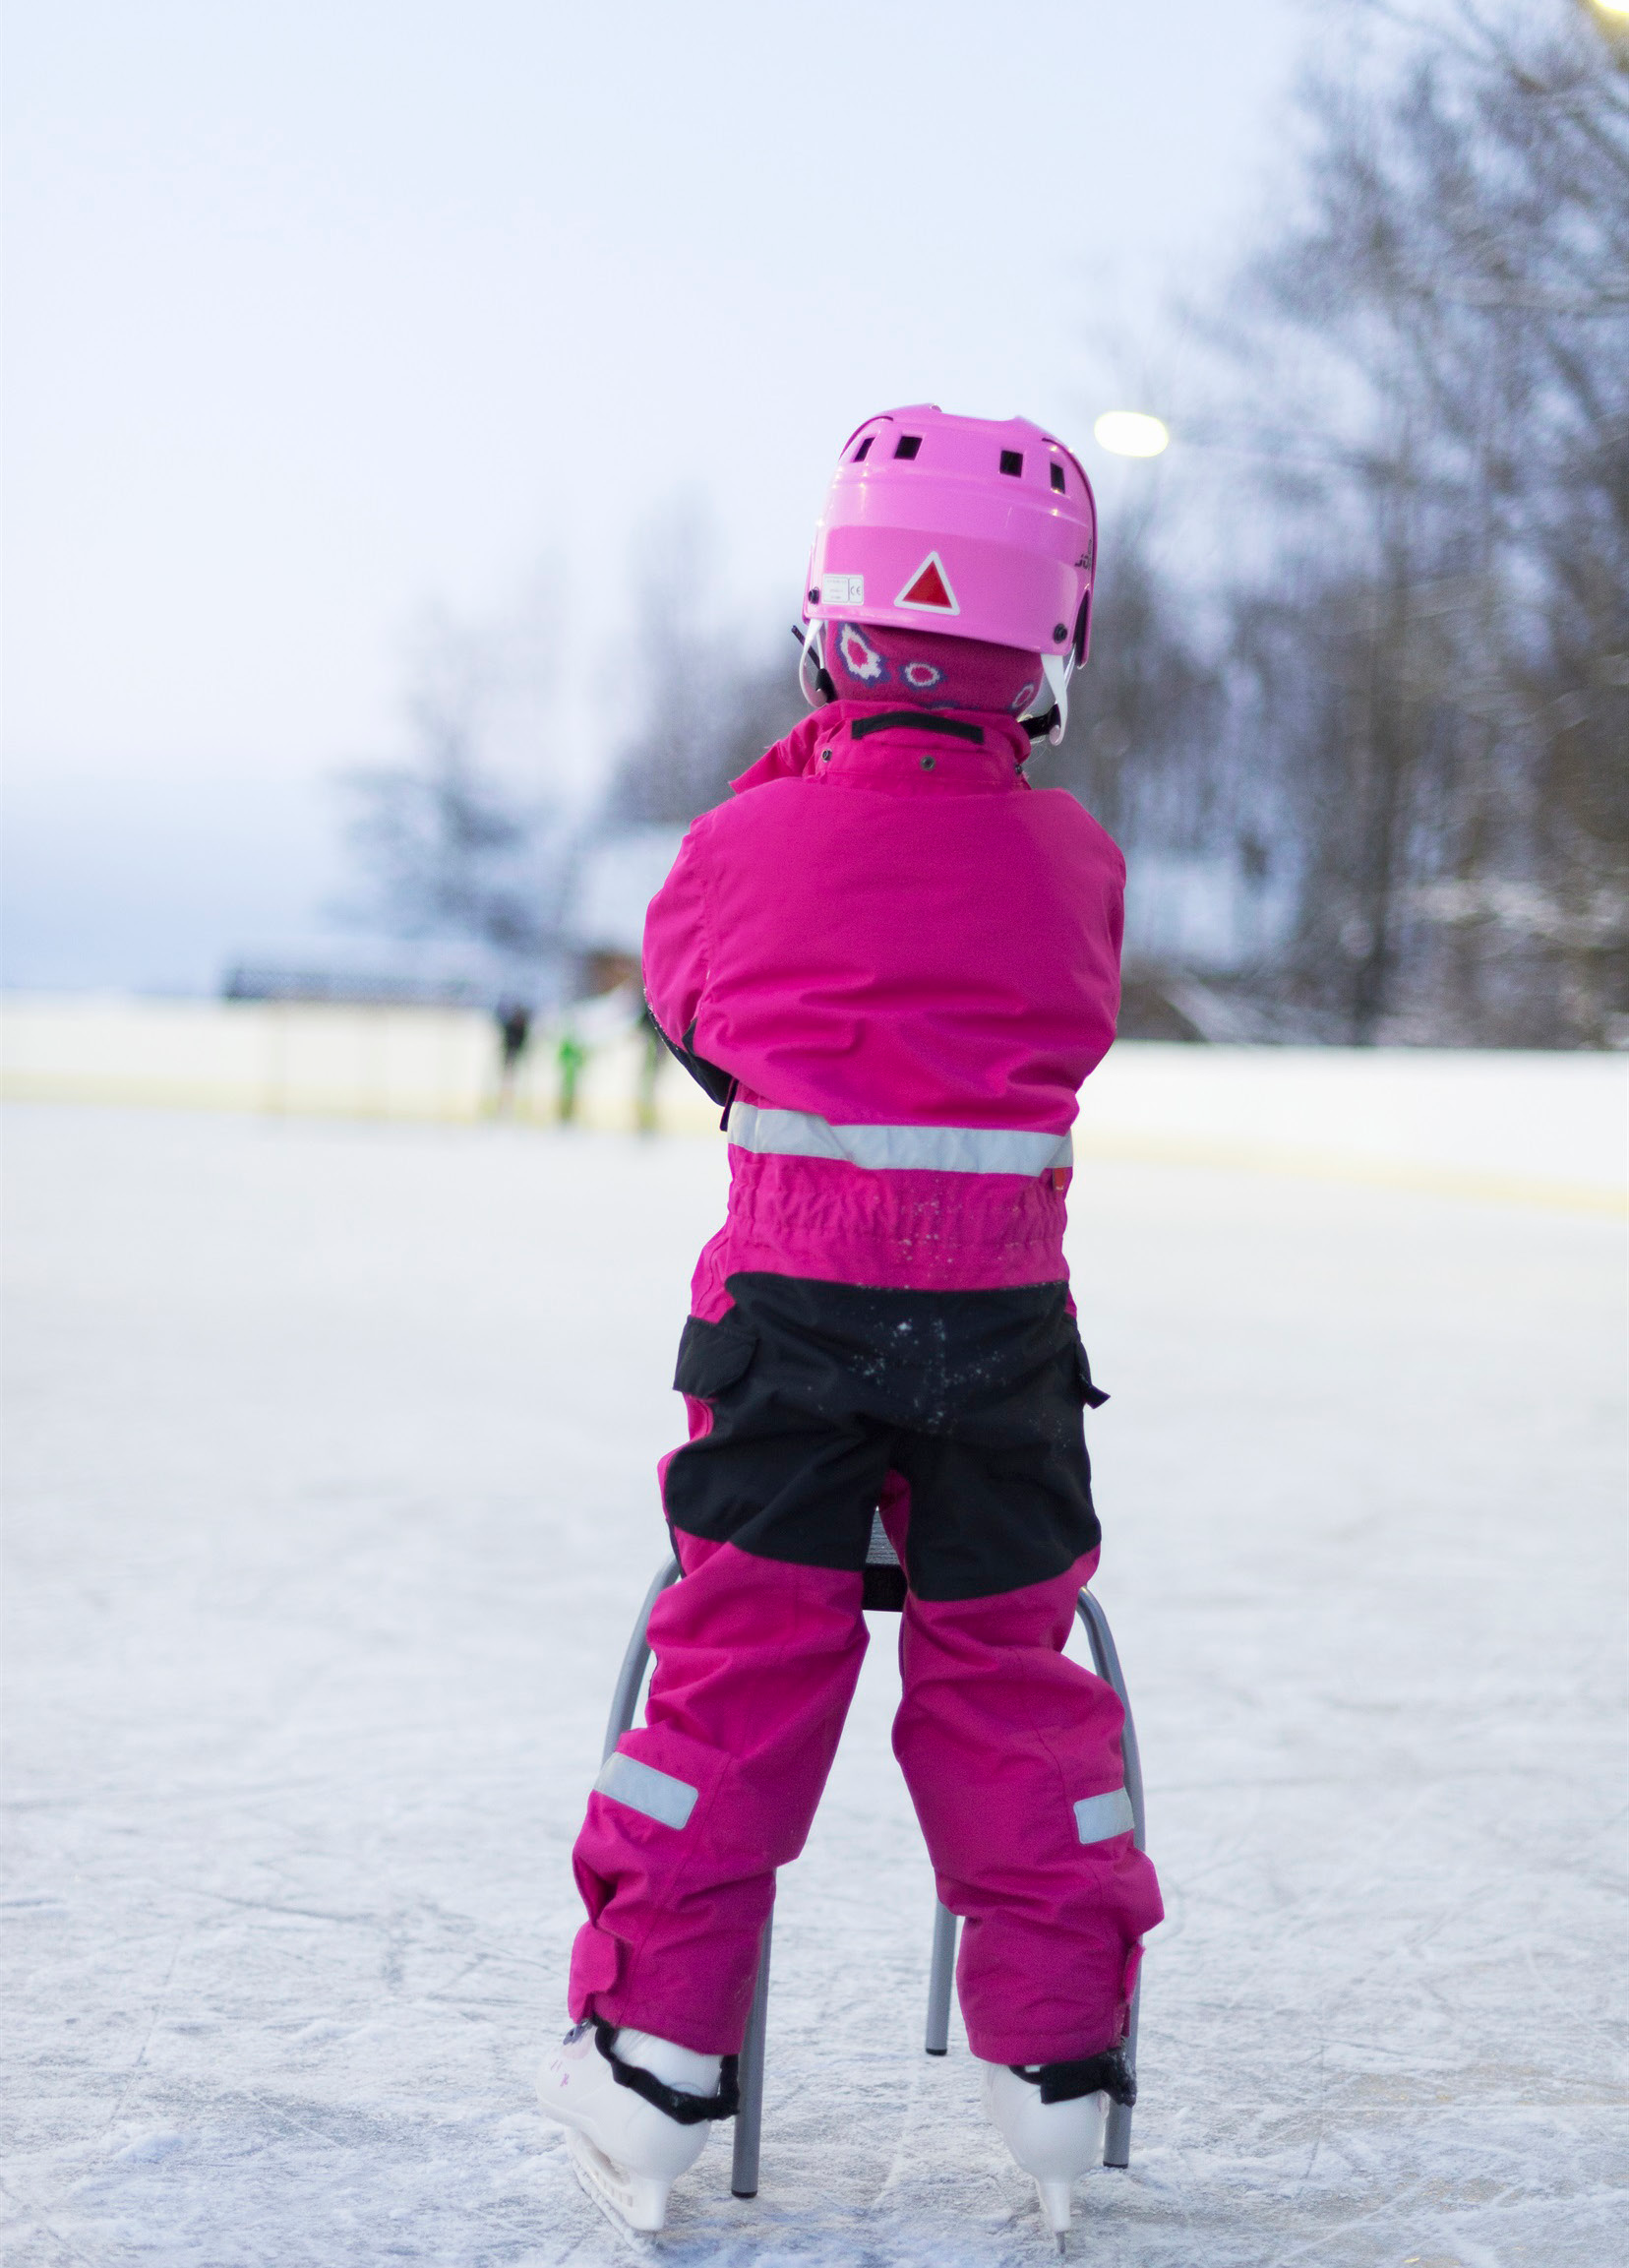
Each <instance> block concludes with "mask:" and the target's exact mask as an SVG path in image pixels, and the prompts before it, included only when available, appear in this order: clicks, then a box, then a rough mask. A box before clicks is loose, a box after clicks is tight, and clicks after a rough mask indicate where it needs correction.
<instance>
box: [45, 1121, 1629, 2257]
mask: <svg viewBox="0 0 1629 2268" xmlns="http://www.w3.org/2000/svg"><path fill="white" fill-rule="evenodd" d="M7 1142H8V1179H9V1184H10V1208H11V1227H10V1235H9V1239H8V1243H9V1251H10V1262H11V1267H12V1271H13V1286H12V1293H11V1309H10V1329H9V1350H8V1351H9V1363H10V1370H11V1386H10V1394H11V1401H10V1408H11V1418H10V1425H9V1466H10V1495H11V1511H10V1558H11V1569H10V1579H9V1585H8V1592H7V1610H8V1616H9V1629H8V1644H7V1654H8V1661H9V1674H8V1699H7V1708H6V1718H7V1746H8V1749H9V1757H10V1761H9V1773H8V1779H9V1806H10V1818H11V1827H12V1855H11V1864H10V1871H9V1880H8V1884H7V1887H6V1890H5V1912H4V1921H5V1932H4V1934H5V1940H6V1945H7V1948H8V1962H9V1970H10V1977H11V1984H10V1990H9V1994H8V2006H9V2011H10V2012H9V2014H8V2016H7V2019H6V2035H5V2037H6V2055H7V2060H8V2063H9V2066H10V2076H9V2080H8V2098H9V2110H8V2114H7V2117H8V2136H7V2142H6V2151H5V2158H6V2172H5V2174H4V2176H3V2178H4V2196H5V2210H6V2215H7V2242H8V2245H9V2250H8V2252H7V2255H6V2256H7V2258H8V2259H9V2260H10V2261H11V2262H12V2263H14V2264H15V2268H69V2264H71V2263H80V2264H93V2268H127V2264H131V2268H134V2264H136V2263H143V2264H148V2263H159V2264H161V2268H306V2264H310V2268H339V2264H341V2263H343V2264H345V2268H350V2264H352V2263H358V2264H360V2263H376V2262H377V2263H393V2262H398V2261H400V2262H422V2263H434V2264H436V2268H543V2264H545V2263H547V2264H550V2268H553V2264H556V2263H565V2262H568V2261H570V2262H573V2263H575V2264H580V2268H594V2264H597V2263H601V2262H604V2263H612V2262H615V2261H618V2260H624V2259H626V2258H627V2257H628V2256H629V2253H630V2251H632V2250H635V2249H637V2248H638V2247H636V2246H635V2245H634V2240H632V2239H629V2238H625V2237H619V2236H618V2235H617V2234H616V2233H615V2232H614V2231H613V2230H612V2229H610V2228H609V2227H608V2226H607V2224H606V2222H605V2221H604V2220H603V2219H602V2218H601V2216H600V2215H599V2214H598V2213H597V2212H596V2211H595V2209H594V2208H593V2206H592V2205H590V2204H589V2203H588V2202H587V2201H586V2200H585V2199H584V2197H583V2196H582V2195H581V2194H580V2192H579V2191H578V2189H577V2188H576V2186H575V2184H574V2182H573V2178H572V2176H571V2174H570V2172H569V2170H568V2167H567V2164H566V2160H565V2156H564V2151H563V2147H562V2140H561V2137H560V2136H559V2134H558V2133H556V2132H555V2131H554V2130H552V2129H550V2128H548V2127H546V2126H545V2124H544V2123H543V2121H542V2120H541V2119H540V2117H539V2116H538V2115H537V2113H536V2111H535V2108H534V2105H533V2100H532V2094H531V2074H532V2070H533V2067H534V2065H535V2062H536V2059H537V2057H538V2054H539V2051H540V2049H541V2047H542V2044H543V2042H544V2041H545V2039H546V2038H547V2037H548V2036H549V2035H550V2033H551V2032H553V2031H554V2030H555V2029H556V2028H558V2027H560V2026H561V2025H562V2023H563V2016H562V2004H561V1987H562V1981H563V1979H564V1975H565V1966H566V1956H567V1948H568V1945H569V1942H570V1939H571V1935H572V1932H573V1928H574V1926H575V1920H576V1909H575V1902H574V1898H573V1890H572V1885H571V1877H570V1871H569V1863H568V1862H569V1853H570V1848H571V1842H572V1837H573V1832H574V1830H575V1827H576V1824H577V1818H578V1812H579V1808H580V1805H581V1801H582V1797H583V1793H584V1790H585V1789H586V1787H587V1785H588V1782H589V1779H590V1778H591V1776H592V1773H593V1770H594V1768H595V1764H596V1760H597V1755H598V1744H599V1737H600V1731H601V1727H602V1724H603V1721H604V1712H605V1708H606V1704H607V1701H608V1698H609V1694H610V1688H611V1684H612V1680H613V1677H614V1673H615V1669H616V1664H617V1660H618V1658H619V1656H620V1653H621V1649H622V1646H623V1643H624V1640H625V1638H626V1636H627V1632H628V1626H629V1623H630V1620H631V1618H632V1616H633V1613H634V1607H635V1605H636V1603H637V1601H638V1599H639V1597H640V1595H641V1593H642V1591H643V1589H644V1585H645V1582H646V1579H647V1577H648V1575H649V1573H650V1572H651V1570H652V1569H653V1567H654V1566H655V1564H656V1563H657V1562H658V1560H659V1558H660V1556H661V1554H662V1551H663V1536H662V1531H661V1528H660V1525H659V1521H658V1518H657V1512H656V1502H655V1495H654V1483H653V1476H652V1466H653V1464H654V1461H655V1459H656V1457H657V1455H658V1454H659V1452H660V1451H661V1450H662V1449H663V1448H665V1447H667V1446H669V1445H671V1443H672V1441H673V1440H674V1439H675V1438H676V1428H677V1425H678V1422H679V1405H678V1403H677V1401H676V1400H675V1399H674V1398H673V1397H672V1396H671V1395H670V1393H669V1391H668V1388H667V1381H668V1379H669V1378H670V1377H671V1372H672V1361H673V1350H674V1345H675V1342H676V1339H677V1336H678V1330H679V1324H680V1321H681V1318H682V1316H683V1313H684V1302H685V1292H686V1285H687V1280H688V1275H689V1270H690V1266H691V1262H692V1260H693V1257H694V1252H695V1250H696V1248H697V1246H698V1245H699V1243H700V1242H701V1240H702V1238H703V1237H704V1236H705V1235H706V1233H707V1232H708V1231H709V1230H710V1228H711V1227H712V1226H713V1225H714V1224H715V1222H716V1220H717V1218H718V1216H719V1212H720V1207H721V1201H722V1188H723V1178H724V1158H723V1149H722V1144H720V1143H719V1142H718V1141H717V1140H716V1137H714V1138H713V1139H711V1140H710V1141H709V1140H707V1139H702V1138H681V1139H674V1140H668V1141H664V1142H655V1143H647V1144H643V1145H641V1144H639V1143H638V1142H636V1141H634V1140H633V1139H631V1138H627V1139H625V1138H621V1137H618V1136H615V1135H608V1134H593V1135H583V1136H578V1137H575V1138H573V1137H572V1136H571V1135H569V1134H534V1133H524V1132H520V1131H517V1130H512V1129H502V1128H489V1129H484V1130H478V1131H454V1130H440V1131H438V1130H410V1129H402V1128H387V1127H367V1126H363V1125H334V1124H328V1125H325V1124H320V1123H309V1122H308V1123H301V1122H293V1121H290V1122H285V1123H277V1122H271V1121H264V1120H263V1121H256V1120H252V1119H233V1118H228V1117H217V1118H211V1117H208V1116H203V1115H199V1116H182V1115H175V1116H167V1115H161V1114H157V1113H150V1114H142V1113H135V1112H130V1113H126V1112H119V1111H111V1110H107V1111H74V1110H69V1109H60V1110H59V1109H52V1108H37V1109H23V1110H19V1111H15V1112H14V1113H12V1114H11V1117H10V1121H9V1127H8V1134H7ZM1074 1216H1075V1217H1074V1226H1073V1229H1072V1232H1071V1233H1072V1250H1073V1264H1074V1268H1075V1275H1076V1286H1077V1293H1078V1296H1079V1300H1080V1305H1081V1310H1082V1319H1083V1324H1084V1330H1085V1336H1086V1340H1087V1343H1088V1345H1089V1347H1090V1349H1091V1353H1092V1359H1093V1365H1094V1369H1095V1370H1096V1371H1097V1372H1098V1373H1099V1374H1100V1375H1101V1377H1102V1378H1103V1379H1105V1380H1106V1381H1107V1383H1108V1385H1109V1387H1110V1388H1111V1389H1112V1391H1113V1395H1114V1399H1113V1401H1112V1402H1111V1403H1110V1405H1109V1407H1108V1408H1107V1409H1105V1410H1104V1411H1103V1412H1102V1413H1101V1414H1100V1415H1099V1416H1098V1417H1097V1418H1095V1419H1094V1420H1093V1422H1092V1445H1093V1453H1094V1459H1095V1462H1096V1467H1097V1472H1098V1476H1099V1483H1100V1501H1101V1504H1102V1508H1103V1512H1104V1517H1105V1525H1106V1531H1107V1547H1106V1552H1105V1560H1104V1567H1103V1572H1102V1576H1101V1578H1100V1584H1099V1589H1100V1593H1101V1595H1102V1597H1103V1599H1104V1601H1105V1603H1106V1605H1107V1606H1108V1608H1109V1610H1110V1613H1111V1615H1112V1617H1113V1619H1114V1624H1115V1628H1116V1634H1117V1636H1118V1639H1119V1643H1120V1647H1121V1651H1122V1654H1123V1656H1124V1660H1125V1663H1126V1668H1127V1674H1128V1677H1129V1679H1130V1682H1131V1688H1132V1693H1133V1696H1134V1699H1135V1701H1136V1704H1137V1711H1138V1720H1139V1727H1140V1731H1141V1735H1142V1745H1143V1753H1144V1761H1145V1768H1146V1770H1147V1774H1148V1794H1149V1816H1150V1828H1151V1844H1152V1848H1153V1850H1154V1852H1155V1855H1156V1857H1157V1859H1158V1861H1159V1863H1160V1866H1161V1870H1162V1873H1163V1877H1164V1882H1165V1888H1166V1895H1167V1900H1168V1905H1169V1909H1170V1920H1169V1922H1168V1923H1167V1925H1166V1927H1165V1928H1164V1929H1163V1930H1162V1931H1160V1932H1159V1933H1158V1934H1157V1936H1156V1937H1155V1938H1154V1940H1153V1942H1152V1945H1151V1949H1150V1953H1149V1959H1148V1965H1147V1971H1146V1986H1145V1992H1144V2015H1143V2044H1142V2055H1141V2076H1142V2088H1143V2096H1142V2102H1141V2104H1140V2105H1139V2108H1138V2111H1137V2115H1136V2123H1135V2129H1134V2135H1133V2164H1132V2168H1131V2171H1130V2172H1129V2174H1109V2173H1099V2174H1097V2175H1095V2176H1092V2177H1091V2178H1090V2179H1089V2180H1088V2181H1087V2182H1085V2183H1084V2184H1083V2186H1082V2189H1081V2191H1080V2193H1079V2202H1078V2206H1077V2232H1078V2233H1077V2235H1076V2237H1075V2238H1074V2247H1075V2251H1076V2253H1077V2255H1078V2256H1079V2257H1081V2258H1082V2259H1085V2260H1087V2261H1090V2262H1092V2263H1094V2264H1096V2268H1262V2264H1263V2263H1266V2262H1287V2263H1288V2262H1297V2263H1299V2262H1327V2263H1330V2264H1331V2268H1368V2264H1370V2263H1373V2264H1375V2268H1379V2264H1382V2263H1384V2264H1386V2268H1394V2264H1396V2268H1401V2264H1402V2263H1404V2262H1418V2263H1419V2264H1420V2268H1447V2264H1449V2263H1461V2264H1463V2268H1516V2264H1518V2263H1527V2262H1532V2263H1535V2264H1539V2263H1542V2264H1543V2268H1567V2264H1573V2263H1576V2264H1578V2268H1601V2264H1602V2263H1604V2262H1606V2261H1608V2260H1610V2259H1615V2258H1620V2257H1622V2221H1621V2219H1619V2220H1617V2221H1616V2222H1614V2220H1613V2212H1614V2206H1615V2207H1616V2210H1617V2211H1618V2212H1619V2213H1621V2208H1622V2188H1621V2185H1622V2182H1623V2179H1624V2176H1625V2172H1626V2144H1625V2123H1624V2116H1623V2093H1624V2091H1623V2087H1622V2072H1621V2067H1618V2066H1614V2064H1613V2062H1612V2060H1611V2040H1610V2035H1609V2032H1608V2028H1607V2022H1606V2008H1607V2002H1608V1997H1609V1995H1610V1994H1611V1993H1612V1992H1613V1991H1614V1988H1615V1986H1620V1985H1621V1976H1622V1958H1623V1952H1624V1945H1623V1936H1622V1930H1621V1919H1620V1916H1621V1908H1620V1907H1614V1904H1613V1902H1612V1895H1613V1884H1614V1862H1615V1857H1616V1854H1617V1852H1618V1851H1619V1850H1620V1849H1621V1812H1622V1804H1623V1787H1622V1778H1621V1749H1620V1746H1619V1735H1620V1732H1621V1725H1622V1710H1623V1694H1622V1667H1623V1653H1622V1630H1623V1609H1624V1567H1623V1495H1622V1485H1623V1465H1622V1455H1623V1440H1624V1436H1623V1414H1622V1387H1623V1373H1624V1360H1623V1357H1624V1311H1623V1288H1624V1278H1623V1257H1622V1244H1621V1238H1620V1235H1619V1233H1618V1231H1617V1230H1616V1229H1615V1228H1614V1227H1613V1226H1612V1224H1611V1223H1610V1222H1609V1221H1607V1220H1604V1219H1601V1218H1591V1217H1588V1216H1587V1215H1585V1214H1582V1213H1574V1212H1569V1211H1567V1210H1564V1209H1545V1208H1543V1207H1542V1206H1540V1205H1531V1206H1523V1205H1521V1204H1517V1203H1505V1204H1499V1203H1492V1202H1481V1201H1474V1200H1473V1199H1472V1198H1469V1197H1466V1196H1463V1195H1453V1194H1437V1195H1427V1194H1419V1193H1410V1192H1408V1191H1404V1190H1398V1189H1385V1188H1374V1187H1362V1186H1358V1185H1357V1184H1353V1185H1342V1184H1340V1183H1339V1182H1336V1181H1333V1180H1327V1179H1326V1180H1313V1179H1304V1180H1300V1179H1296V1178H1293V1177H1279V1176H1273V1175H1270V1174H1267V1173H1261V1172H1249V1171H1225V1170H1221V1169H1214V1168H1204V1167H1200V1166H1196V1165H1193V1164H1178V1163H1165V1164H1156V1163H1143V1164H1139V1163H1136V1162H1134V1161H1112V1160H1104V1159H1092V1160H1090V1161H1088V1163H1087V1164H1086V1165H1085V1167H1084V1168H1083V1170H1082V1172H1081V1174H1080V1175H1079V1177H1078V1179H1077V1183H1076V1192H1075V1198H1074ZM893 1628H894V1625H892V1624H890V1623H888V1622H887V1621H885V1620H882V1619H877V1620H876V1621H875V1622H874V1644H873V1649H872V1656H871V1661H870V1663H869V1666H868V1670H867V1675H866V1679H865V1682H864V1685H863V1687H862V1691H861V1695H860V1699H859V1701H858V1703H857V1705H856V1708H855V1712H854V1716H853V1719H852V1722H851V1724H850V1727H849V1731H848V1735H847V1738H846V1741H845V1745H844V1748H843V1752H842V1755H841V1758H840V1760H839V1763H838V1767H837V1770H836V1773H835V1775H834V1778H833V1782H832V1785H831V1789H830V1792H829V1795H828V1798H827V1801H826V1804H825V1807H824V1808H823V1810H822V1813H821V1815H820V1818H819V1821H818V1823H817V1825H816V1828H815V1834H814V1837H813V1839H812V1842H811V1845H810V1848H809V1850H808V1852H807V1854H806V1856H805V1857H804V1859H803V1861H802V1862H801V1863H800V1864H799V1866H798V1867H796V1868H795V1869H793V1870H789V1871H788V1873H787V1874H786V1875H785V1876H784V1877H783V1880H782V1885H781V1895H780V1900H779V1905H778V1908H777V1919H776V1931H775V1947H776V1957H775V1981H774V1993H773V1999H772V2003H771V2010H770V2033H769V2077H768V2088H767V2101H766V2116H765V2133H764V2150H763V2187H762V2191H761V2194H760V2195H759V2197H758V2198H757V2199H756V2200H755V2201H754V2202H752V2203H741V2202H737V2201H735V2200H733V2199H732V2198H731V2197H730V2195H729V2180H728V2148H727V2142H726V2141H724V2140H720V2139H718V2138H716V2137H715V2138H714V2140H713V2141H712V2142H711V2143H710V2145H709V2147H708V2150H707V2153H706V2155H705V2156H704V2157H703V2159H702V2161H701V2163H700V2166H699V2168H698V2170H697V2172H696V2174H695V2175H694V2176H692V2177H691V2178H689V2179H687V2180H686V2181H685V2182H683V2183H682V2184H681V2185H680V2187H679V2189H678V2190H677V2191H676V2192H675V2197H674V2203H673V2210H672V2218H671V2222H670V2229H669V2233H668V2235H667V2236H666V2237H663V2238H660V2239H658V2240H656V2242H655V2244H654V2246H647V2247H645V2256H646V2258H647V2259H648V2258H653V2257H657V2256H660V2257H663V2258H665V2259H667V2260H668V2261H670V2262H671V2263H673V2264H674V2268H691V2264H699V2263H703V2262H705V2263H719V2264H724V2263H730V2264H734V2263H743V2264H744V2263H748V2262H753V2263H762V2264H765V2268H768V2264H778V2263H782V2262H784V2263H789V2264H790V2263H800V2264H801V2263H826V2264H830V2268H836V2264H838V2263H841V2264H843V2268H852V2264H854V2263H875V2264H877V2268H905V2264H908V2263H909V2264H914V2263H924V2264H926V2263H930V2262H932V2263H934V2264H935V2268H944V2264H945V2263H952V2264H962V2263H966V2264H967V2268H998V2264H999V2268H1007V2264H1009V2263H1011V2264H1015V2268H1016V2264H1023V2263H1036V2264H1039V2263H1040V2262H1042V2261H1043V2260H1045V2259H1046V2258H1047V2257H1048V2255H1049V2249H1050V2240H1049V2239H1048V2237H1047V2236H1046V2234H1045V2232H1044V2229H1043V2226H1042V2224H1041V2221H1040V2218H1039V2215H1038V2212H1037V2210H1036V2206H1035V2201H1034V2194H1033V2190H1032V2189H1031V2188H1030V2186H1029V2184H1028V2183H1027V2182H1026V2181H1024V2180H1023V2179H1022V2177H1021V2176H1019V2175H1018V2174H1017V2173H1016V2172H1015V2171H1014V2170H1013V2168H1012V2167H1011V2166H1010V2165H1009V2164H1007V2163H1006V2162H1005V2160H1004V2157H1003V2153H1002V2151H1001V2149H1000V2147H999V2145H998V2144H997V2143H996V2140H995V2138H994V2136H993V2135H992V2134H991V2133H990V2132H989V2131H988V2130H987V2129H986V2128H985V2127H984V2126H983V2124H982V2123H981V2120H980V2117H979V2114H978V2110H977V2105H976V2096H975V2088H974V2071H973V2067H972V2065H971V2064H970V2062H969V2059H968V2056H967V2052H966V2046H965V2042H964V2041H963V2040H961V2039H960V2038H959V2036H954V2037H953V2044H952V2053H951V2055H950V2057H949V2059H948V2060H947V2061H945V2062H930V2061H928V2060H927V2059H926V2058H925V2057H924V2056H923V2054H922V2053H921V2026H922V2018H923V2000H924V1992H925V1989H926V1982H927V1958H928V1941H929V1931H930V1924H931V1898H932V1885H931V1880H930V1876H929V1871H928V1868H927V1864H926V1860H925V1858H924V1856H923V1852H922V1847H921V1843H920V1839H919V1837H918V1835H917V1832H916V1829H915V1826H914V1823H913V1820H912V1817H911V1814H910V1810H909V1807H908V1805H907V1803H906V1801H905V1798H904V1795H903V1792H902V1790H901V1788H900V1785H899V1782H898V1777H897V1774H896V1772H895V1770H894V1766H893V1763H892V1759H891V1757H890V1755H889V1753H888V1747H887V1722H888V1716H889V1708H890V1696H891V1691H892V1688H893V1685H894V1678H893V1670H892V1663H891V1645H892V1636H893ZM1614 2225H1615V2226H1616V2227H1617V2228H1618V2232H1619V2234H1618V2237H1617V2238H1616V2239H1614V2238H1613V2237H1611V2234H1610V2232H1611V2228H1612V2227H1613V2226H1614Z"/></svg>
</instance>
